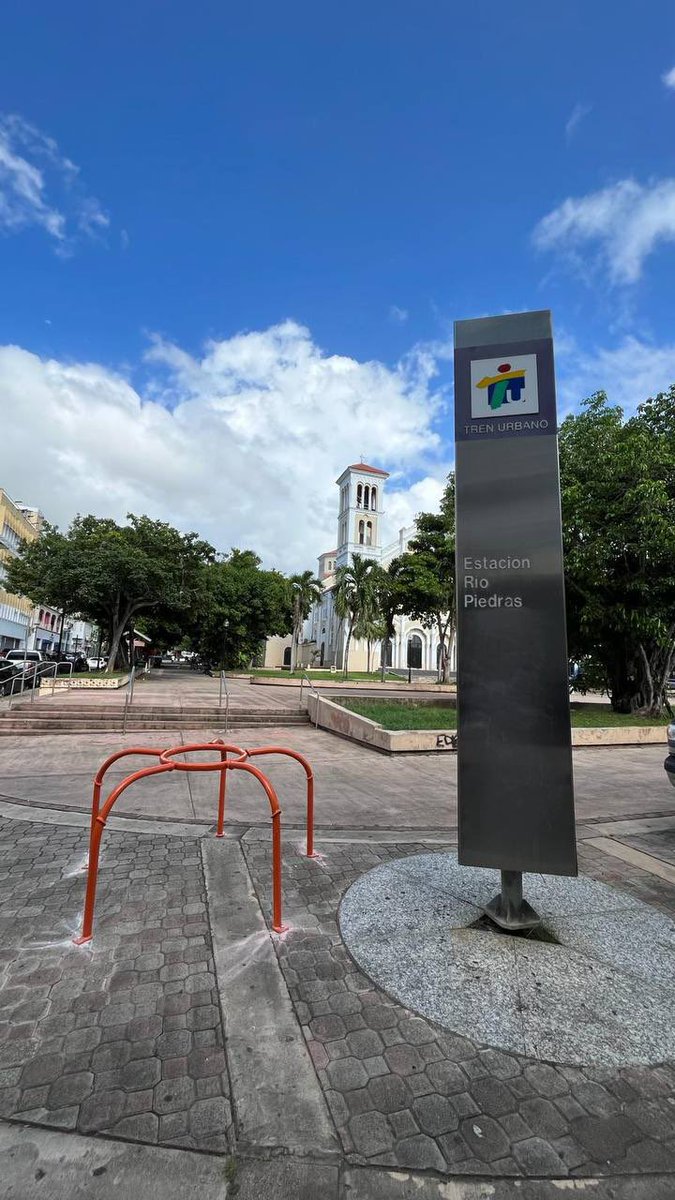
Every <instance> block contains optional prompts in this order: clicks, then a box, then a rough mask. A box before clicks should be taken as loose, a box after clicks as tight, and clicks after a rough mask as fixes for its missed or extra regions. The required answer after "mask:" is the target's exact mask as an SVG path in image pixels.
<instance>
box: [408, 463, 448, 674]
mask: <svg viewBox="0 0 675 1200" xmlns="http://www.w3.org/2000/svg"><path fill="white" fill-rule="evenodd" d="M415 526H416V532H415V537H414V538H413V539H412V540H411V542H410V544H409V549H408V551H407V553H406V554H402V555H401V556H400V557H399V559H398V560H396V561H397V563H398V566H397V575H398V580H399V584H398V586H399V587H400V593H401V607H400V611H401V612H405V613H407V614H408V615H409V616H411V617H414V618H415V619H416V620H418V621H419V622H420V623H421V624H422V625H424V626H425V627H426V628H433V627H435V629H436V631H437V633H438V641H439V645H440V648H441V652H440V658H439V664H438V671H439V679H440V681H441V683H446V682H447V677H448V663H449V654H450V646H451V644H452V638H453V634H454V631H455V623H456V614H455V477H454V473H453V474H450V475H449V476H448V482H447V485H446V488H445V492H444V495H443V499H442V501H441V511H440V513H420V515H419V516H418V517H417V518H416V521H415Z"/></svg>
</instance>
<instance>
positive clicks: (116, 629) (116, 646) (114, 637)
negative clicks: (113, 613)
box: [106, 609, 131, 675]
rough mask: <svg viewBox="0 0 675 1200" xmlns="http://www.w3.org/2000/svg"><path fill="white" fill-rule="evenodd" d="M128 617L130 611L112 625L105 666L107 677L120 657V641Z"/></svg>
mask: <svg viewBox="0 0 675 1200" xmlns="http://www.w3.org/2000/svg"><path fill="white" fill-rule="evenodd" d="M130 617H131V611H130V609H127V611H126V612H125V613H124V615H123V616H122V618H121V620H120V619H118V620H116V621H115V622H114V623H113V627H112V633H111V636H110V651H109V654H108V662H107V665H106V673H107V674H109V675H110V674H112V672H113V671H114V670H115V667H116V666H117V659H118V658H119V656H120V643H121V641H122V637H123V636H124V631H125V629H126V627H127V624H128V622H129V619H130Z"/></svg>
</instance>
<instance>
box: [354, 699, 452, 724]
mask: <svg viewBox="0 0 675 1200" xmlns="http://www.w3.org/2000/svg"><path fill="white" fill-rule="evenodd" d="M338 703H340V704H341V705H342V706H343V708H348V709H349V710H350V711H351V712H355V713H358V714H359V715H360V716H362V717H368V718H369V719H370V720H371V721H377V723H378V725H382V726H383V727H384V729H456V728H457V710H456V708H454V707H450V705H449V704H442V705H441V704H415V702H414V700H398V701H396V700H352V699H351V697H350V698H349V699H348V700H340V701H338Z"/></svg>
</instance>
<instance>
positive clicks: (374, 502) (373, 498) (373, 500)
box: [370, 487, 377, 512]
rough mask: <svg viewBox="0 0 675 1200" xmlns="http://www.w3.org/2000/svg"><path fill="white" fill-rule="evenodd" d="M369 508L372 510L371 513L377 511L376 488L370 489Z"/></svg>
mask: <svg viewBox="0 0 675 1200" xmlns="http://www.w3.org/2000/svg"><path fill="white" fill-rule="evenodd" d="M370 507H371V508H372V510H373V512H376V511H377V488H376V487H372V488H371V489H370Z"/></svg>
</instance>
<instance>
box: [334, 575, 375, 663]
mask: <svg viewBox="0 0 675 1200" xmlns="http://www.w3.org/2000/svg"><path fill="white" fill-rule="evenodd" d="M374 567H375V563H374V562H373V560H372V558H364V557H363V555H362V554H354V555H353V561H352V564H351V566H344V567H338V569H337V571H336V572H335V577H336V580H337V583H336V585H335V612H336V613H337V615H338V617H339V618H340V620H341V621H345V620H346V621H348V623H349V626H348V629H347V643H346V645H345V660H344V666H343V674H344V675H345V677H346V676H347V672H348V670H349V646H350V643H351V640H352V634H353V633H355V634H356V636H357V637H358V636H359V633H358V630H359V624H360V622H361V621H365V620H366V619H367V617H368V614H369V613H372V589H371V576H372V573H373V569H374Z"/></svg>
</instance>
